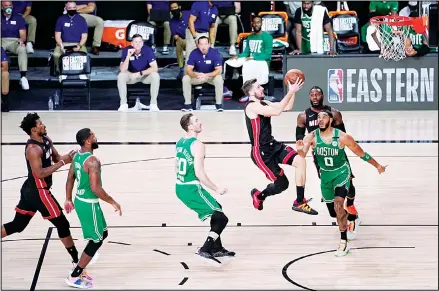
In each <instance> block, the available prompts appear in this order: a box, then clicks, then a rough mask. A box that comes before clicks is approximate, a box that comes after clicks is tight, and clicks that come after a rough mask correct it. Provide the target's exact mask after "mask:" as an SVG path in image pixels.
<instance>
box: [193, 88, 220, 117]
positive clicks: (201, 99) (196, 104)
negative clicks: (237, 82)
mask: <svg viewBox="0 0 439 291" xmlns="http://www.w3.org/2000/svg"><path fill="white" fill-rule="evenodd" d="M215 104H216V99H215V86H214V85H211V84H209V83H204V84H201V85H192V109H194V110H200V109H201V106H202V105H215Z"/></svg>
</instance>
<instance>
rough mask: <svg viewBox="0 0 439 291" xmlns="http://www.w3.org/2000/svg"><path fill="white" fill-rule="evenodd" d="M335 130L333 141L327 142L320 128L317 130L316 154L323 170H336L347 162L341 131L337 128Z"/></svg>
mask: <svg viewBox="0 0 439 291" xmlns="http://www.w3.org/2000/svg"><path fill="white" fill-rule="evenodd" d="M333 131H334V134H333V136H332V140H331V143H326V142H325V141H324V140H323V139H322V137H321V136H320V129H319V128H318V129H316V130H315V136H316V145H315V147H314V154H315V156H316V159H317V163H318V165H319V167H320V169H321V170H322V171H335V170H337V169H339V168H340V167H342V166H343V165H345V164H346V163H347V160H346V155H345V152H344V149H342V148H340V141H339V133H340V131H339V130H338V129H337V128H334V129H333Z"/></svg>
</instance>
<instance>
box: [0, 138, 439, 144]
mask: <svg viewBox="0 0 439 291" xmlns="http://www.w3.org/2000/svg"><path fill="white" fill-rule="evenodd" d="M279 142H282V143H288V144H295V143H296V141H295V140H284V141H279ZM203 143H204V144H210V145H215V144H226V145H239V144H250V142H249V141H205V142H203ZM357 143H438V140H437V139H389V140H385V139H382V140H357ZM53 144H54V145H77V143H76V142H73V141H61V142H54V143H53ZM175 144H176V142H175V141H100V142H99V145H175ZM3 145H4V146H24V145H26V143H25V142H2V146H3Z"/></svg>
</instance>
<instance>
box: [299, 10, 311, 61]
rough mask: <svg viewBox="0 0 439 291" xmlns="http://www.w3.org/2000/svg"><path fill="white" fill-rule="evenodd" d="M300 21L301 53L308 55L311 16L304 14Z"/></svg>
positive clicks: (309, 51)
mask: <svg viewBox="0 0 439 291" xmlns="http://www.w3.org/2000/svg"><path fill="white" fill-rule="evenodd" d="M301 20H302V53H303V54H309V53H311V41H310V35H311V16H309V15H308V14H306V13H303V11H302V15H301Z"/></svg>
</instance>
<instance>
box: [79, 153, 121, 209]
mask: <svg viewBox="0 0 439 291" xmlns="http://www.w3.org/2000/svg"><path fill="white" fill-rule="evenodd" d="M84 171H85V172H86V173H88V176H89V179H90V188H91V191H93V193H95V194H96V196H98V197H99V199H102V200H104V201H105V202H107V203H108V204H111V205H112V206H113V207H114V209H115V210H116V211H119V215H122V210H121V209H120V205H119V204H118V203H117V202H116V201H114V199H113V198H112V197H111V196H110V195H108V194H107V192H105V190H104V188H102V186H101V162H100V161H99V160H98V159H97V158H96V157H93V156H92V157H90V158H88V159H87V161H86V162H85V163H84Z"/></svg>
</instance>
